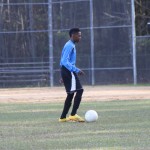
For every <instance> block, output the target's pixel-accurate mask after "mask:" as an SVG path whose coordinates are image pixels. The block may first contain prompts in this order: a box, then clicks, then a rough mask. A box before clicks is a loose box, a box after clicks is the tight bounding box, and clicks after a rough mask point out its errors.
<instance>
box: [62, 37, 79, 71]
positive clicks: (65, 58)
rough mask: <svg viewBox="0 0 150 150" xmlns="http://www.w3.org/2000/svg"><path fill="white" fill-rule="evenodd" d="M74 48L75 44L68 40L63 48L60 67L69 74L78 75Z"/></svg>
mask: <svg viewBox="0 0 150 150" xmlns="http://www.w3.org/2000/svg"><path fill="white" fill-rule="evenodd" d="M75 64H76V48H75V44H74V43H73V42H72V41H71V40H69V41H68V42H67V43H66V44H65V45H64V47H63V50H62V54H61V60H60V66H65V67H66V68H67V69H68V70H69V71H70V72H76V73H78V72H79V71H80V69H79V68H77V67H76V65H75Z"/></svg>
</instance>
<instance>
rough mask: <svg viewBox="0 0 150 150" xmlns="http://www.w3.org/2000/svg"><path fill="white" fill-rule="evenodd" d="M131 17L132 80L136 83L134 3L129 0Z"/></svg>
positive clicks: (132, 0)
mask: <svg viewBox="0 0 150 150" xmlns="http://www.w3.org/2000/svg"><path fill="white" fill-rule="evenodd" d="M131 12H132V13H131V17H132V50H133V54H132V55H133V80H134V85H136V84H137V66H136V30H135V3H134V0H131Z"/></svg>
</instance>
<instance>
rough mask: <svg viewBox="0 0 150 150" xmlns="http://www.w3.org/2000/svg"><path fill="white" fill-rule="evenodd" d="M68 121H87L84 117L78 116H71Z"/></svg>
mask: <svg viewBox="0 0 150 150" xmlns="http://www.w3.org/2000/svg"><path fill="white" fill-rule="evenodd" d="M68 119H69V121H72V122H85V120H84V119H83V118H82V117H80V116H78V115H77V114H76V115H74V116H71V115H70V116H69V118H68Z"/></svg>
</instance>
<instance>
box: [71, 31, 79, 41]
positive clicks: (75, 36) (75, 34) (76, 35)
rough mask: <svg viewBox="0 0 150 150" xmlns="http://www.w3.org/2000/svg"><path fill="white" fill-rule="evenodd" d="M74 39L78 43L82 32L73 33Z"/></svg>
mask: <svg viewBox="0 0 150 150" xmlns="http://www.w3.org/2000/svg"><path fill="white" fill-rule="evenodd" d="M72 39H73V41H74V42H76V43H78V42H80V40H81V32H77V33H74V34H72Z"/></svg>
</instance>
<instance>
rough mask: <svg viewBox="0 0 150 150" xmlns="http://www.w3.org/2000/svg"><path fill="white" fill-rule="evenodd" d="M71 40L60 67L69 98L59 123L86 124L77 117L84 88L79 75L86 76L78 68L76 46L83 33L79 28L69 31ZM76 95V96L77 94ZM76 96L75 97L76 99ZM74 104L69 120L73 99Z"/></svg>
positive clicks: (63, 51)
mask: <svg viewBox="0 0 150 150" xmlns="http://www.w3.org/2000/svg"><path fill="white" fill-rule="evenodd" d="M69 36H70V40H69V41H68V42H67V43H66V44H65V45H64V48H63V50H62V55H61V60H60V66H61V77H62V79H61V81H62V82H63V83H64V86H65V89H66V92H67V97H66V100H65V103H64V108H63V111H62V114H61V117H60V118H59V122H67V121H73V122H84V119H83V118H81V117H80V116H78V115H77V109H78V108H79V105H80V102H81V98H82V94H83V88H82V85H81V83H80V80H79V78H78V75H84V72H83V71H82V70H81V69H79V68H77V67H76V65H75V64H76V48H75V44H76V43H78V42H79V41H80V40H81V31H80V29H79V28H72V29H70V31H69ZM75 93H76V94H75ZM74 95H75V97H74ZM73 98H74V104H73V108H72V112H71V115H70V116H69V117H68V118H67V117H66V115H67V113H68V111H69V109H70V107H71V104H72V99H73Z"/></svg>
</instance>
